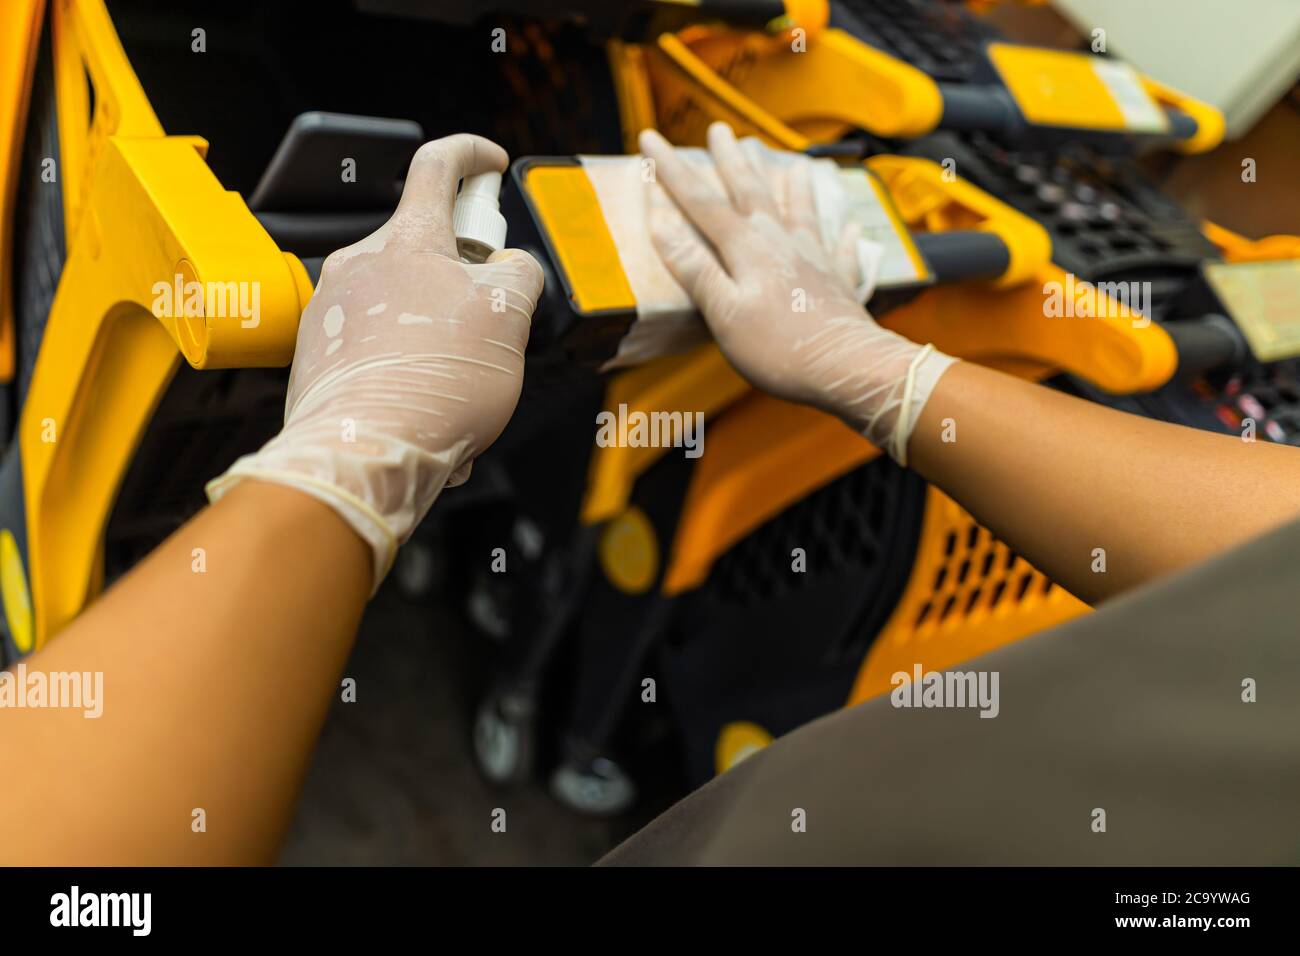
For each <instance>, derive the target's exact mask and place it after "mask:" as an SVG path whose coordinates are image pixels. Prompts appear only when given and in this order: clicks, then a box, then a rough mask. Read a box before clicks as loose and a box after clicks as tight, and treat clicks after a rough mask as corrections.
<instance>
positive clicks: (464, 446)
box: [0, 135, 542, 865]
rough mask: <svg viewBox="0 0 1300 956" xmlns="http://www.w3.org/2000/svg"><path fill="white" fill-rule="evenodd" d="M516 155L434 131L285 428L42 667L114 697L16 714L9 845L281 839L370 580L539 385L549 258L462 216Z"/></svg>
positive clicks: (151, 852) (1, 856)
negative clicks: (541, 307)
mask: <svg viewBox="0 0 1300 956" xmlns="http://www.w3.org/2000/svg"><path fill="white" fill-rule="evenodd" d="M506 164H507V157H506V154H505V152H504V151H503V150H502V149H501V148H500V147H499V146H496V145H495V144H493V143H490V142H488V141H487V140H485V139H482V138H481V137H476V136H468V135H458V136H450V137H447V138H445V139H442V140H437V141H435V142H432V143H427V144H425V146H423V147H421V149H420V150H419V152H417V153H416V155H415V158H414V159H413V160H412V163H411V167H410V170H409V172H408V174H407V177H406V183H405V186H404V188H403V193H402V201H401V204H400V205H399V206H398V209H397V211H396V212H395V213H394V215H393V217H392V218H391V219H389V221H388V222H387V223H385V224H384V225H383V226H382V227H380V229H379V230H377V231H376V232H375V233H373V234H372V235H370V236H368V237H367V238H365V239H363V240H361V242H359V243H356V244H354V245H353V246H350V247H348V248H347V249H343V250H339V251H338V252H336V253H335V254H334V255H332V256H330V257H329V259H327V260H326V262H325V267H324V269H323V271H322V274H321V280H320V283H319V284H318V286H317V289H316V293H315V295H314V296H313V298H312V300H311V302H310V303H309V304H308V306H307V309H306V311H305V312H304V313H303V317H302V321H301V323H300V325H299V329H298V341H297V348H296V350H295V353H294V361H293V369H292V372H291V374H290V377H289V390H288V396H287V402H286V412H285V425H284V428H283V430H282V431H281V432H280V434H279V435H277V436H276V437H275V438H273V439H272V440H271V441H270V442H268V443H267V444H266V445H265V446H263V447H262V448H261V449H260V450H259V451H257V452H256V453H254V454H251V455H245V456H244V457H243V458H241V459H239V461H237V462H235V464H234V465H233V466H232V467H231V468H230V469H229V470H228V471H227V472H226V473H225V474H224V475H222V476H221V477H219V478H218V479H216V480H214V481H213V482H211V483H210V484H209V485H208V495H209V498H210V499H211V500H212V501H213V504H212V505H211V506H210V507H209V508H207V509H206V510H205V511H203V512H202V513H201V514H200V515H199V516H198V517H197V518H195V519H194V520H193V521H191V522H190V523H189V524H187V525H186V526H185V527H184V528H182V529H181V530H180V531H178V532H177V533H176V534H175V535H174V536H173V537H172V538H171V539H169V540H168V541H167V542H166V543H165V544H164V545H162V546H161V547H160V548H159V549H158V550H157V551H156V552H155V553H154V554H152V555H150V556H149V558H148V559H147V560H146V561H145V562H143V563H142V564H141V565H140V566H139V567H138V568H136V569H135V570H134V571H133V572H132V573H131V574H130V575H129V576H128V577H126V578H125V579H124V580H123V581H122V582H121V583H120V584H119V585H118V586H117V587H115V588H113V590H112V591H111V592H110V593H109V594H108V595H107V596H106V597H105V598H104V599H103V600H102V601H101V602H100V603H99V604H97V605H95V606H94V607H93V608H91V609H90V610H89V611H88V612H87V613H86V614H85V615H83V616H82V617H81V618H80V619H78V620H77V621H76V622H74V623H73V624H72V625H71V626H69V627H68V628H66V629H65V630H64V631H63V632H62V633H60V634H58V635H56V637H55V638H54V640H53V641H51V642H50V644H49V645H48V646H46V647H45V648H44V649H42V650H41V651H39V652H38V653H36V654H35V655H33V656H32V657H31V658H30V659H29V660H28V661H26V662H25V663H24V665H23V666H24V667H26V668H28V669H32V670H36V671H43V672H60V671H77V672H83V673H84V672H90V674H91V675H92V678H93V676H94V675H95V674H97V673H102V675H103V682H104V683H103V689H104V698H105V699H104V700H103V702H102V715H101V716H99V717H97V718H92V719H87V718H85V717H83V714H82V711H81V710H75V711H74V710H14V709H0V763H2V764H3V765H4V766H8V767H15V768H21V773H20V774H19V775H18V776H17V777H15V778H14V779H13V780H11V781H9V785H7V786H5V787H3V788H0V819H4V820H6V821H10V822H11V823H15V824H19V825H15V826H11V827H10V828H9V829H8V831H7V833H6V836H5V838H4V839H3V840H0V861H7V862H25V863H41V864H46V865H52V864H68V863H80V864H92V863H93V864H107V863H114V864H121V863H156V864H161V863H255V862H266V861H270V860H272V859H273V858H274V855H275V853H276V850H277V848H278V846H279V842H280V837H281V835H282V833H283V831H284V828H285V826H286V824H287V823H288V820H289V817H290V813H291V811H292V807H293V804H294V799H295V797H296V795H297V792H298V787H299V784H300V782H301V779H302V776H303V773H304V771H305V769H306V766H307V762H308V759H309V757H310V754H311V750H312V747H313V746H314V744H315V740H316V736H317V733H318V732H319V730H320V726H321V722H322V720H323V719H324V716H325V713H326V707H327V705H328V703H329V700H330V695H331V694H332V693H333V692H334V691H335V690H336V689H337V688H338V677H339V674H340V671H341V670H342V668H343V664H344V661H345V659H346V657H347V653H348V649H349V647H350V646H351V643H352V636H353V634H354V632H355V629H356V625H357V622H358V620H359V618H360V615H361V609H362V607H363V605H364V604H365V601H366V598H367V597H368V596H369V595H370V594H371V592H372V588H373V587H375V586H377V585H378V583H379V581H380V580H382V578H383V576H384V574H385V573H386V572H387V570H388V568H389V566H390V565H391V563H392V560H393V556H394V553H395V552H396V549H397V547H398V546H399V545H401V543H402V542H403V541H405V540H406V539H407V538H408V537H409V536H410V534H411V532H412V530H413V529H414V528H415V526H416V525H417V524H418V523H419V522H420V520H421V519H422V518H423V517H424V516H425V514H427V513H428V511H429V508H430V507H431V506H432V504H433V502H434V499H435V498H436V497H437V496H438V494H439V493H440V492H441V490H442V489H443V487H445V486H446V485H447V484H448V483H449V482H455V481H456V480H458V479H459V480H463V479H464V478H465V477H466V476H467V475H468V474H469V470H470V467H471V464H472V462H473V460H474V458H475V456H477V455H478V454H479V453H480V452H482V451H483V450H484V449H485V448H487V447H488V446H489V445H491V444H492V442H493V441H495V439H496V437H497V435H499V434H500V433H501V429H502V428H503V427H504V426H505V424H506V422H507V421H508V419H509V417H510V414H511V413H512V412H513V411H514V407H515V403H516V402H517V400H518V398H519V391H520V386H521V382H522V377H523V364H524V348H525V346H526V345H527V341H528V327H529V322H530V320H531V317H532V312H533V308H534V306H535V305H536V302H537V296H538V294H539V293H540V292H541V287H542V274H541V269H540V267H539V266H538V264H537V263H536V262H535V261H534V260H533V259H532V257H530V256H529V255H527V254H526V253H522V252H519V251H517V250H500V251H498V252H495V253H494V254H493V255H492V256H491V257H490V258H489V259H488V260H487V261H486V262H484V263H480V264H468V263H464V262H462V261H461V259H460V258H459V256H458V255H457V252H456V241H455V237H454V235H453V233H452V209H453V203H454V201H455V196H456V188H457V184H458V183H459V182H460V181H461V179H463V178H466V177H469V176H473V175H478V174H482V173H484V172H487V171H489V170H495V171H498V172H499V171H501V170H503V169H505V168H506ZM196 549H202V555H201V557H199V556H196V554H195V550H196ZM196 562H201V565H198V564H196ZM200 566H201V567H202V568H203V569H202V570H201V571H198V570H196V568H198V567H200ZM196 811H202V815H203V816H202V818H200V817H199V816H198V814H197V813H196ZM200 819H203V820H204V823H205V825H206V832H196V830H198V827H197V823H198V821H199V820H200Z"/></svg>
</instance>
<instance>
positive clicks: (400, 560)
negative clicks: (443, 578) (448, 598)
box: [393, 541, 441, 601]
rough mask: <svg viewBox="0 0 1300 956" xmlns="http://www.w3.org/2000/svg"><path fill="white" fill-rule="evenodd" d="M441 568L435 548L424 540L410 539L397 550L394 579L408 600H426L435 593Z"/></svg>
mask: <svg viewBox="0 0 1300 956" xmlns="http://www.w3.org/2000/svg"><path fill="white" fill-rule="evenodd" d="M440 570H441V569H440V568H439V567H438V557H437V555H436V554H435V553H434V550H433V548H431V547H429V545H428V544H426V543H425V542H423V541H408V542H406V544H405V545H403V546H402V549H401V550H400V551H398V552H397V560H396V561H395V562H394V564H393V580H394V581H395V582H396V583H397V589H398V590H399V591H400V592H401V593H402V597H404V598H406V599H407V600H408V601H425V600H428V599H429V598H430V597H431V596H432V595H433V592H434V589H435V587H436V586H437V583H438V579H439V577H440Z"/></svg>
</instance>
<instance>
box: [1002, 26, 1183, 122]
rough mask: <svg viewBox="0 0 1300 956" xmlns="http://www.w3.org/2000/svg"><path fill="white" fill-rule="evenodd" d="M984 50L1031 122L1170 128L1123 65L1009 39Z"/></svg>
mask: <svg viewBox="0 0 1300 956" xmlns="http://www.w3.org/2000/svg"><path fill="white" fill-rule="evenodd" d="M988 52H989V59H991V60H992V61H993V65H994V66H995V67H996V68H997V71H998V74H999V75H1000V76H1001V77H1002V82H1003V83H1005V84H1006V87H1007V89H1008V90H1009V91H1010V92H1011V96H1012V97H1013V98H1014V99H1015V101H1016V105H1017V106H1018V107H1019V108H1020V112H1021V113H1023V114H1024V117H1025V119H1026V120H1028V121H1029V122H1030V123H1034V124H1036V125H1039V126H1058V127H1075V128H1080V129H1101V130H1116V131H1127V132H1133V133H1166V132H1168V131H1169V117H1167V116H1166V115H1165V112H1164V110H1162V109H1161V108H1160V106H1159V104H1158V103H1156V101H1155V100H1154V99H1152V97H1151V95H1150V94H1149V93H1148V92H1147V90H1146V87H1145V86H1144V85H1143V83H1142V77H1141V75H1140V74H1139V73H1138V72H1137V71H1136V70H1134V69H1133V67H1131V66H1129V65H1128V64H1127V63H1121V62H1119V61H1117V60H1109V59H1106V58H1104V57H1099V56H1092V55H1091V54H1088V53H1068V52H1064V51H1060V50H1044V49H1041V48H1039V47H1030V46H1017V45H1015V44H1010V43H991V44H989V47H988Z"/></svg>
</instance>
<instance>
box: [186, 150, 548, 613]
mask: <svg viewBox="0 0 1300 956" xmlns="http://www.w3.org/2000/svg"><path fill="white" fill-rule="evenodd" d="M506 164H507V157H506V154H505V151H504V150H502V149H501V147H499V146H497V145H496V144H495V143H492V142H489V141H488V140H486V139H483V138H482V137H479V136H470V135H465V134H462V135H457V136H448V137H446V138H445V139H439V140H435V141H433V142H431V143H426V144H425V145H424V146H422V147H421V148H420V150H419V151H418V152H417V153H416V154H415V158H414V159H413V160H412V162H411V167H410V170H409V171H408V173H407V178H406V186H405V189H404V190H403V192H402V199H401V203H400V204H399V205H398V208H397V211H396V212H394V213H393V216H392V218H390V219H389V220H388V221H387V222H386V223H385V224H384V225H383V226H381V227H380V228H379V229H378V230H377V231H376V232H374V233H373V234H371V235H370V236H367V237H366V238H365V239H362V240H361V241H360V242H358V243H356V244H354V245H351V246H348V247H347V248H345V249H340V250H338V251H337V252H335V253H334V254H332V255H331V256H330V257H329V258H328V259H326V260H325V264H324V268H323V270H322V272H321V277H320V282H319V284H318V285H317V288H316V294H315V295H314V296H313V297H312V300H311V302H310V304H309V305H308V306H307V309H306V310H305V311H304V312H303V316H302V322H301V324H300V325H299V327H298V344H297V349H296V351H295V353H294V359H293V368H292V371H291V373H290V376H289V392H288V397H287V400H286V404H285V415H284V429H283V430H282V431H281V432H280V434H279V435H277V436H276V437H275V438H273V439H272V440H271V441H269V442H268V443H267V444H266V445H265V446H263V448H262V449H261V450H260V451H258V452H256V453H255V454H252V455H245V456H244V457H243V458H240V459H239V460H238V461H237V462H235V464H234V465H233V466H232V467H231V468H230V470H229V471H227V472H226V473H225V474H224V475H222V476H221V477H219V478H217V479H215V480H213V481H211V482H209V484H208V486H207V492H208V497H209V499H210V500H212V501H216V500H217V499H218V498H220V497H221V495H223V494H224V493H225V492H226V491H228V490H229V489H230V488H231V487H233V486H234V485H235V484H237V483H238V482H240V481H242V480H243V479H245V478H256V479H258V480H261V481H272V482H277V483H279V484H284V485H289V486H291V487H294V488H297V489H299V490H300V491H302V492H304V493H306V494H309V495H312V496H313V497H315V498H318V499H320V500H321V501H323V502H325V503H326V504H328V505H330V506H331V507H332V508H334V510H335V511H337V512H338V513H339V514H340V515H341V516H342V517H343V518H344V520H345V521H347V522H348V523H349V524H350V525H352V527H353V528H355V529H356V531H357V533H358V534H359V535H361V537H362V538H364V539H365V540H366V541H367V542H368V543H369V544H370V546H371V548H372V549H373V551H374V587H375V588H378V586H379V583H380V581H382V580H383V578H384V575H385V574H387V572H388V569H389V567H390V566H391V565H392V562H393V557H394V555H395V553H396V550H397V547H398V545H400V544H401V543H402V542H404V541H405V540H406V539H407V538H408V537H409V536H410V534H411V532H412V531H413V530H414V528H415V526H416V525H417V524H418V523H419V522H420V520H421V519H422V518H423V517H424V515H425V514H426V513H427V512H428V510H429V508H430V507H431V506H432V505H433V502H434V499H435V498H437V496H438V494H439V492H441V491H442V489H443V488H444V487H445V486H447V485H448V484H457V483H459V482H461V481H464V480H465V479H466V478H467V477H468V476H469V470H470V465H471V463H472V462H473V460H474V457H475V456H476V455H478V454H479V453H481V452H482V451H483V450H484V449H486V448H487V447H488V446H489V445H491V444H492V442H493V441H494V440H495V439H496V437H497V436H498V435H499V434H501V431H502V429H504V428H505V425H506V422H507V421H508V420H509V419H510V415H511V413H512V412H513V411H514V408H515V403H516V402H517V401H518V399H519V391H520V387H521V384H522V381H523V371H524V347H525V345H527V343H528V328H529V323H530V321H531V319H532V314H533V309H534V308H535V306H536V305H537V298H538V296H539V295H540V294H541V290H542V271H541V267H540V266H538V264H537V262H536V261H535V260H534V259H533V258H532V257H531V256H530V255H528V254H527V253H526V252H522V251H519V250H513V249H506V250H501V251H499V252H497V253H495V254H494V255H492V257H491V258H489V259H488V261H487V262H485V263H483V264H481V265H467V264H465V263H463V262H461V260H460V259H459V257H458V256H457V254H456V240H455V237H454V235H453V234H452V226H451V222H452V207H453V205H454V203H455V199H456V189H457V184H458V183H459V182H460V180H461V179H462V178H464V177H468V176H473V175H477V174H479V173H483V172H487V171H490V170H498V171H500V170H504V169H505V167H506Z"/></svg>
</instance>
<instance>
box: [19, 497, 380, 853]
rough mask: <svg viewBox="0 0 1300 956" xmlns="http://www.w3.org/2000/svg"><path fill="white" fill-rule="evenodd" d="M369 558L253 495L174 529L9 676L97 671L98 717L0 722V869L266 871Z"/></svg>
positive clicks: (358, 544) (339, 662) (294, 505)
mask: <svg viewBox="0 0 1300 956" xmlns="http://www.w3.org/2000/svg"><path fill="white" fill-rule="evenodd" d="M196 548H202V549H203V565H205V566H206V570H204V571H202V572H201V573H200V572H196V571H195V570H194V568H195V567H196V565H195V557H194V554H193V551H194V549H196ZM370 560H371V557H370V550H369V548H367V547H366V545H365V543H364V542H363V541H362V539H361V538H360V537H359V536H358V535H357V534H356V533H355V532H354V531H353V530H352V529H351V528H350V527H349V526H348V525H347V524H345V523H344V522H343V520H342V519H341V518H339V517H338V515H337V514H335V513H334V511H332V510H331V509H330V508H329V507H327V506H326V505H324V504H322V503H320V502H318V501H316V500H314V499H312V498H309V497H307V496H306V495H303V494H301V493H299V492H297V491H294V490H291V489H288V488H282V487H279V486H276V485H270V484H263V483H260V482H245V483H243V484H241V485H240V486H239V487H238V488H235V489H233V490H232V491H231V492H230V494H228V495H227V496H226V497H224V498H223V499H222V500H221V501H219V502H218V503H217V504H215V505H213V506H211V507H209V508H207V509H205V510H204V511H203V512H202V513H200V514H199V515H198V516H197V517H196V518H194V520H192V521H190V522H189V523H188V524H187V525H185V526H184V527H183V528H181V529H180V530H179V531H178V532H176V534H174V535H173V536H172V537H171V538H169V539H168V540H167V541H166V542H165V543H164V544H163V545H162V546H160V547H159V548H158V549H157V550H156V551H155V552H154V553H153V554H151V555H150V556H149V557H148V558H147V559H146V560H145V561H144V562H143V563H141V564H140V565H139V566H137V567H136V568H135V569H134V570H133V571H132V572H131V573H130V574H128V575H127V576H126V577H125V578H123V579H122V581H121V582H119V583H118V585H117V586H115V587H114V588H112V589H111V590H110V591H109V592H108V594H106V595H105V596H104V598H103V599H102V600H101V601H99V602H98V603H97V604H95V605H94V606H93V607H92V608H91V609H90V610H89V611H88V612H86V613H85V614H83V615H82V616H81V617H80V618H78V619H77V620H76V621H74V622H73V623H72V625H70V626H69V627H68V628H67V629H66V630H65V631H63V632H62V633H61V634H59V635H58V637H57V638H56V639H55V640H53V641H51V642H50V643H49V644H48V645H47V646H46V647H45V648H43V649H42V650H41V651H40V652H38V653H36V654H34V655H32V656H31V657H29V658H27V660H26V661H25V667H26V669H27V671H28V672H29V673H30V672H32V671H39V672H42V673H45V674H51V673H60V672H81V673H83V674H91V675H93V674H96V673H98V674H102V675H103V684H102V688H103V689H102V699H101V700H99V701H98V702H97V709H99V710H100V711H101V714H100V716H99V717H97V718H87V717H85V716H83V711H82V710H80V709H75V710H74V709H53V708H47V709H16V708H2V709H0V764H2V765H4V766H6V767H21V768H22V772H21V782H22V785H21V786H18V785H12V786H7V787H5V788H4V792H3V795H0V805H2V806H3V815H4V818H5V819H6V820H9V821H10V822H11V823H17V822H18V821H21V825H15V826H10V827H7V828H6V836H5V839H4V840H2V841H0V861H2V862H4V863H5V864H27V865H33V864H40V865H45V866H51V865H72V864H77V865H108V864H114V865H124V864H126V865H135V864H178V863H183V864H202V863H207V864H214V863H215V864H227V863H243V864H248V863H259V862H271V861H273V859H274V856H275V853H276V850H277V848H278V847H279V844H280V839H281V837H282V835H283V833H284V830H285V827H286V826H287V825H288V823H289V821H290V818H291V814H292V810H293V806H294V803H295V799H296V797H297V794H298V790H299V787H300V786H301V782H302V779H303V775H304V774H305V772H306V769H307V766H308V761H309V759H310V755H311V751H312V747H313V746H314V744H315V741H316V737H317V735H318V734H319V732H320V728H321V724H322V723H323V721H324V719H325V714H326V712H327V710H328V707H329V704H330V701H331V699H332V695H333V694H334V693H335V692H337V690H338V688H339V677H340V674H341V673H342V670H343V666H344V663H345V662H346V660H347V655H348V652H349V650H350V648H351V646H352V641H353V636H354V635H355V633H356V626H357V623H358V621H359V620H360V618H361V610H362V608H363V606H364V605H365V601H366V598H367V596H368V594H369V587H370ZM11 782H12V781H11ZM196 810H201V811H202V812H203V814H204V817H205V824H206V832H195V828H194V821H195V819H196V817H195V815H194V814H195V811H196Z"/></svg>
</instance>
